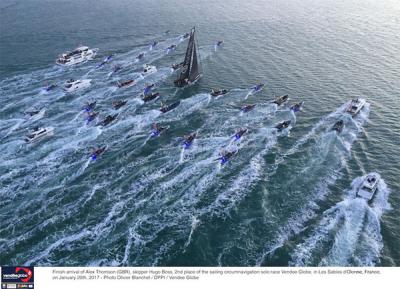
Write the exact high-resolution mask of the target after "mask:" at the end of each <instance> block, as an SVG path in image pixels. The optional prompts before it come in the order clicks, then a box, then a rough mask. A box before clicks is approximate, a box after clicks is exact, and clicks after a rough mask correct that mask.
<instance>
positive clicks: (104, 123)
mask: <svg viewBox="0 0 400 289" xmlns="http://www.w3.org/2000/svg"><path fill="white" fill-rule="evenodd" d="M117 116H118V113H116V114H113V115H107V116H106V118H105V119H103V121H101V122H100V123H99V124H98V125H101V126H107V125H108V124H110V123H111V122H113V121H114V120H115V119H116V118H117Z"/></svg>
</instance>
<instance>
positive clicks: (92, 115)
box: [86, 111, 99, 123]
mask: <svg viewBox="0 0 400 289" xmlns="http://www.w3.org/2000/svg"><path fill="white" fill-rule="evenodd" d="M98 115H99V113H98V112H95V111H89V112H88V116H87V118H86V121H87V123H89V122H91V121H93V120H94V119H95V118H96V117H97V116H98Z"/></svg>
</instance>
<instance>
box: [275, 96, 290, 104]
mask: <svg viewBox="0 0 400 289" xmlns="http://www.w3.org/2000/svg"><path fill="white" fill-rule="evenodd" d="M288 99H289V95H287V94H285V95H281V96H278V97H276V98H275V100H274V101H273V103H275V104H277V105H282V104H283V103H285V102H286V101H287V100H288Z"/></svg>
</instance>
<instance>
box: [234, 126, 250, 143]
mask: <svg viewBox="0 0 400 289" xmlns="http://www.w3.org/2000/svg"><path fill="white" fill-rule="evenodd" d="M246 132H247V128H239V129H238V130H237V131H236V133H235V135H234V138H235V140H239V139H240V138H241V137H242V136H243V135H244V134H245V133H246Z"/></svg>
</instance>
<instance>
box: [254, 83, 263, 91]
mask: <svg viewBox="0 0 400 289" xmlns="http://www.w3.org/2000/svg"><path fill="white" fill-rule="evenodd" d="M263 86H264V84H263V83H259V84H257V85H256V86H254V87H253V91H254V92H257V91H260V90H261V88H262V87H263Z"/></svg>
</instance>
